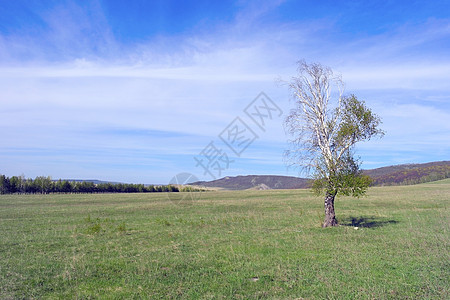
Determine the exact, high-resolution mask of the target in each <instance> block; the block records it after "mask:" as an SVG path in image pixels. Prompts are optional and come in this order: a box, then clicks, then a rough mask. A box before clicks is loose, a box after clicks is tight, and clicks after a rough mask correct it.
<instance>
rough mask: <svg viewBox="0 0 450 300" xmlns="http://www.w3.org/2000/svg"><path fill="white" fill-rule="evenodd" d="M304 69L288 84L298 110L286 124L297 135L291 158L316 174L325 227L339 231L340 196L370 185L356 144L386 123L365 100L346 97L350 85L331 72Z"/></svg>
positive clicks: (360, 192)
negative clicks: (356, 153) (336, 207)
mask: <svg viewBox="0 0 450 300" xmlns="http://www.w3.org/2000/svg"><path fill="white" fill-rule="evenodd" d="M298 65H299V66H298V75H297V76H296V77H293V78H292V80H291V81H290V82H288V83H287V84H288V86H289V89H290V90H291V92H292V96H293V98H294V100H295V108H294V109H292V110H291V112H290V114H289V115H288V116H287V118H286V120H285V125H286V129H287V131H288V132H289V133H290V134H291V135H292V136H293V139H292V140H290V142H291V146H293V147H292V149H291V150H288V151H286V155H287V157H288V158H289V159H291V160H292V161H293V162H294V164H297V165H299V166H301V167H304V168H306V169H308V170H310V171H313V174H314V183H313V190H314V191H315V192H316V193H317V194H318V195H320V194H322V195H325V221H324V223H323V227H329V226H336V225H337V220H336V215H335V212H334V200H335V197H336V195H337V194H338V193H340V194H343V195H347V196H348V195H352V196H355V197H359V196H361V195H364V194H365V192H366V191H367V188H368V187H369V185H370V178H369V177H367V176H365V175H363V174H362V171H361V170H360V168H359V167H360V162H359V161H358V160H357V159H356V158H355V157H354V145H355V144H356V143H357V142H361V141H367V140H370V139H371V138H372V137H375V136H383V135H384V132H383V131H382V130H380V129H378V126H379V125H380V123H381V121H380V118H379V117H378V116H377V115H375V114H374V113H373V112H372V111H371V110H370V109H369V108H368V107H367V106H366V105H365V103H364V101H360V100H358V99H357V98H356V96H355V95H350V96H344V95H343V93H344V83H343V81H342V79H341V77H340V76H338V75H335V74H333V71H332V70H331V69H330V68H328V67H325V66H322V65H320V64H317V63H312V64H307V63H306V62H305V61H300V62H299V63H298Z"/></svg>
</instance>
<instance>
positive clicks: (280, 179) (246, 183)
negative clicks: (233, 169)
mask: <svg viewBox="0 0 450 300" xmlns="http://www.w3.org/2000/svg"><path fill="white" fill-rule="evenodd" d="M309 182H310V180H309V179H305V178H298V177H293V176H275V175H247V176H235V177H228V176H227V177H224V178H220V179H217V180H213V181H197V182H194V183H192V185H198V186H204V187H217V188H224V189H227V190H246V189H304V188H308V187H309Z"/></svg>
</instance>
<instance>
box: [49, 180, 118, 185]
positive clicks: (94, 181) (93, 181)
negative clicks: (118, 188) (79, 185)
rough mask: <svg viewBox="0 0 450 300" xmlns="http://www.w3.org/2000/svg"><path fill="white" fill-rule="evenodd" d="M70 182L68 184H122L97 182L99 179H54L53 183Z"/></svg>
mask: <svg viewBox="0 0 450 300" xmlns="http://www.w3.org/2000/svg"><path fill="white" fill-rule="evenodd" d="M58 180H61V181H68V182H92V183H93V184H101V183H110V184H119V183H121V182H114V181H103V180H97V179H53V180H52V181H58Z"/></svg>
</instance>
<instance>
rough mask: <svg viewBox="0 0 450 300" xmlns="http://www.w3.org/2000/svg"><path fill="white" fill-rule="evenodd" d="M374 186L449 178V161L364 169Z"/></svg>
mask: <svg viewBox="0 0 450 300" xmlns="http://www.w3.org/2000/svg"><path fill="white" fill-rule="evenodd" d="M364 174H366V175H369V176H370V177H371V178H372V179H373V185H374V186H382V185H408V184H417V183H424V182H430V181H436V180H441V179H445V178H450V161H437V162H430V163H424V164H405V165H396V166H389V167H382V168H377V169H373V170H364Z"/></svg>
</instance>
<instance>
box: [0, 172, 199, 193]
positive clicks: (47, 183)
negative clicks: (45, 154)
mask: <svg viewBox="0 0 450 300" xmlns="http://www.w3.org/2000/svg"><path fill="white" fill-rule="evenodd" d="M189 191H194V189H193V188H191V187H182V188H179V187H177V186H174V185H149V186H145V185H143V184H130V183H93V182H89V181H68V180H61V179H60V180H57V181H55V180H52V179H51V177H44V176H38V177H36V178H35V179H25V178H24V177H23V176H12V177H11V178H9V177H6V176H5V175H0V194H51V193H156V192H189Z"/></svg>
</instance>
